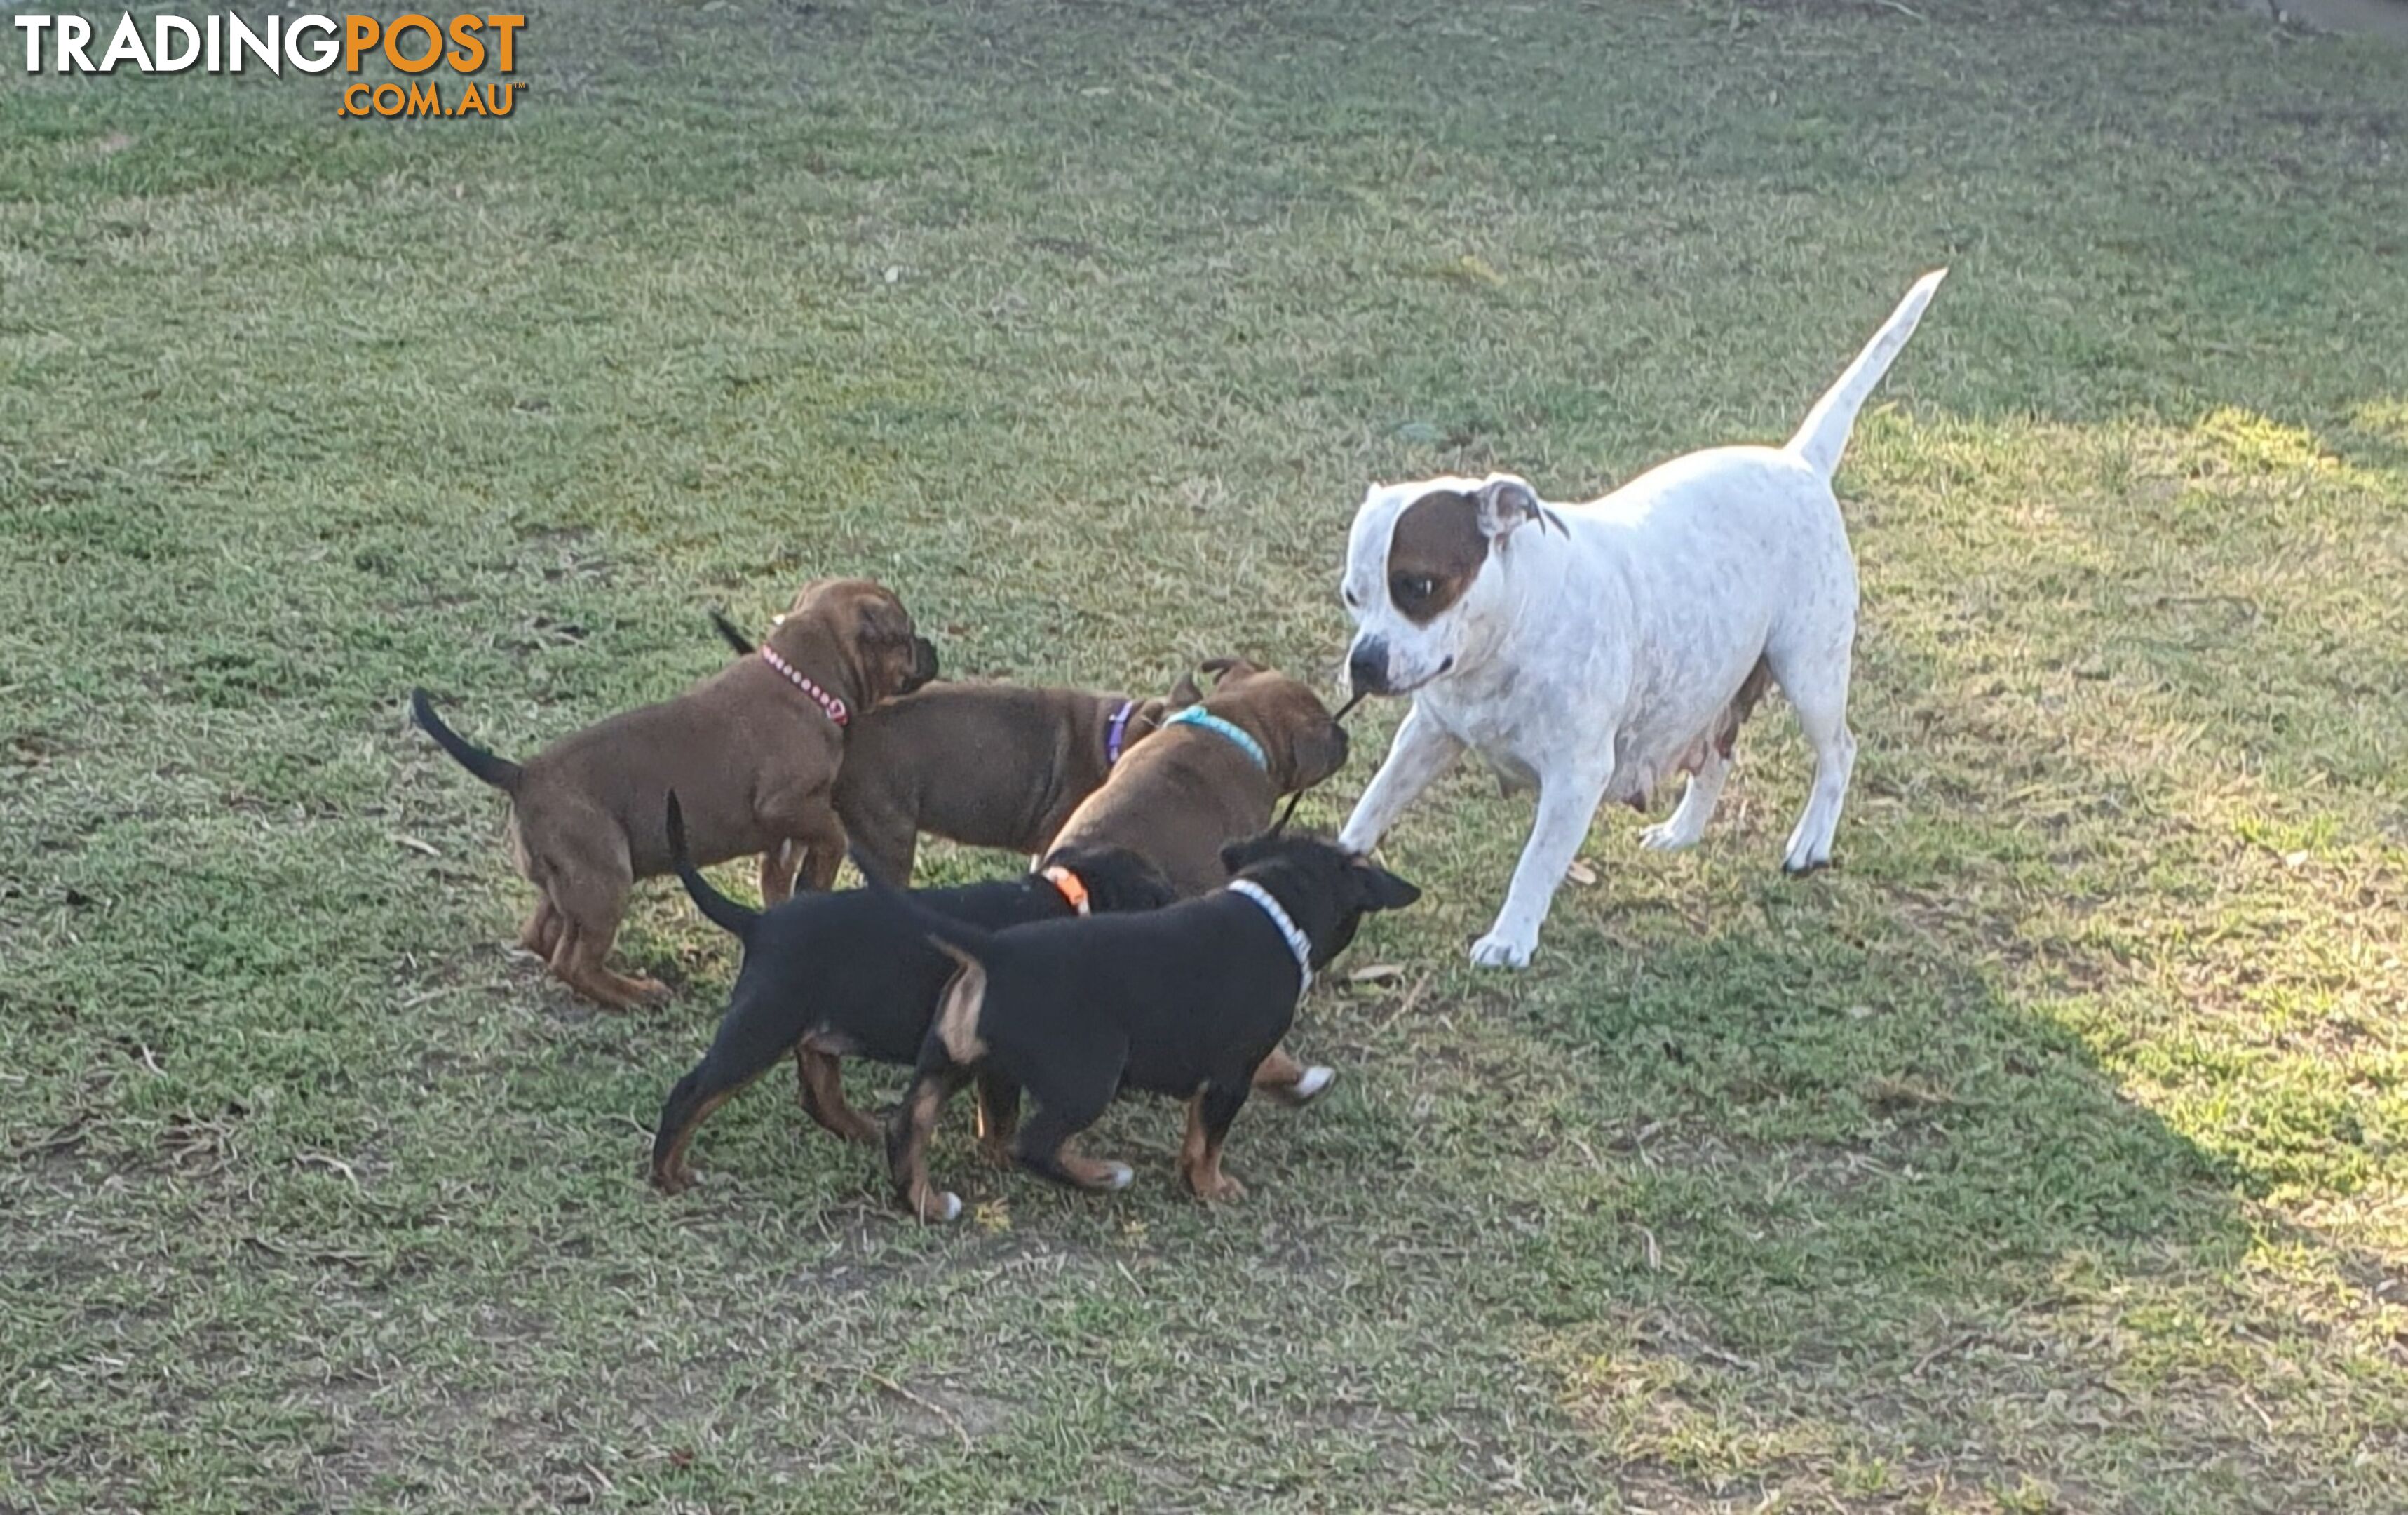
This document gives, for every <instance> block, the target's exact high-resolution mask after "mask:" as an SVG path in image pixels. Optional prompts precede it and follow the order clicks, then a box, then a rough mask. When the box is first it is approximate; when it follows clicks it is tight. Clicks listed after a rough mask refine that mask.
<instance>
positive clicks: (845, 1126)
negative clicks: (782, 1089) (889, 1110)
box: [795, 1043, 883, 1147]
mask: <svg viewBox="0 0 2408 1515" xmlns="http://www.w3.org/2000/svg"><path fill="white" fill-rule="evenodd" d="M795 1082H796V1086H797V1090H798V1092H799V1093H800V1094H801V1096H802V1101H803V1109H804V1111H805V1112H806V1113H807V1114H809V1115H810V1118H812V1119H813V1120H816V1121H818V1122H819V1123H820V1124H821V1126H823V1127H824V1128H825V1129H826V1130H827V1131H828V1132H830V1133H833V1134H835V1135H837V1136H839V1137H842V1138H843V1139H844V1140H846V1141H848V1142H857V1143H859V1144H860V1145H862V1146H864V1147H876V1146H878V1145H879V1144H880V1143H881V1141H882V1139H883V1138H882V1136H881V1134H880V1133H879V1130H878V1122H876V1121H875V1120H872V1119H870V1118H868V1117H867V1116H866V1115H863V1114H862V1113H861V1112H860V1111H858V1110H856V1109H854V1108H853V1105H852V1104H850V1103H849V1102H847V1101H846V1099H845V1097H844V1063H843V1061H842V1060H840V1059H839V1058H838V1057H837V1056H836V1055H835V1054H834V1053H831V1052H822V1051H820V1050H818V1049H817V1048H815V1047H812V1046H810V1045H809V1044H808V1043H805V1044H800V1045H797V1046H796V1048H795Z"/></svg>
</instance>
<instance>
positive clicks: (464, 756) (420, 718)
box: [409, 689, 524, 794]
mask: <svg viewBox="0 0 2408 1515" xmlns="http://www.w3.org/2000/svg"><path fill="white" fill-rule="evenodd" d="M409 715H410V719H412V720H414V721H416V722H417V723H418V729H420V730H422V731H423V732H425V733H426V734H427V735H428V736H431V737H433V738H434V739H435V744H436V745H437V746H439V747H441V748H442V749H443V750H444V751H445V752H448V753H450V754H451V755H452V761H453V762H456V763H458V764H459V765H460V766H461V767H463V768H465V769H466V770H467V771H468V772H471V773H474V774H476V775H477V777H479V778H480V779H482V780H484V781H485V782H486V783H488V784H490V785H492V786H494V787H495V788H496V789H499V790H501V791H502V792H503V793H505V794H516V793H517V792H518V788H519V777H520V775H521V773H523V772H524V770H523V769H521V768H520V767H519V765H518V764H516V763H514V762H512V761H510V760H509V758H507V757H495V755H494V754H492V753H490V752H487V751H486V750H485V749H484V748H482V747H480V746H478V745H476V744H475V743H472V742H470V741H469V740H468V739H467V738H466V737H464V736H462V735H461V734H460V733H459V732H457V731H454V730H453V729H452V728H450V727H448V726H446V725H444V724H443V721H442V718H441V717H440V716H438V715H437V714H435V701H434V700H429V699H428V698H427V697H426V691H425V690H423V689H412V690H410V691H409Z"/></svg>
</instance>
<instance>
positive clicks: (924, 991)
mask: <svg viewBox="0 0 2408 1515" xmlns="http://www.w3.org/2000/svg"><path fill="white" fill-rule="evenodd" d="M667 833H668V843H669V852H670V855H671V858H672V860H673V861H674V863H675V865H676V868H677V873H678V877H679V878H680V879H681V881H682V882H683V883H684V885H685V891H686V893H687V894H689V895H691V896H692V897H693V899H694V903H695V908H696V909H698V910H700V911H701V912H702V913H703V915H704V916H708V917H709V918H710V920H712V921H714V922H716V923H717V924H719V925H720V926H722V927H724V928H725V929H726V930H728V931H733V932H734V933H735V934H736V936H737V937H738V940H740V941H742V942H743V944H744V965H743V967H742V968H740V969H739V970H738V972H737V975H736V988H735V991H734V992H733V993H732V994H730V995H729V996H728V1001H727V1013H726V1014H725V1015H724V1016H723V1017H721V1019H720V1022H719V1034H718V1035H717V1036H715V1037H713V1038H712V1039H711V1043H710V1051H708V1052H706V1053H704V1054H703V1058H702V1060H701V1061H700V1062H698V1063H696V1064H695V1068H694V1071H693V1072H692V1073H690V1074H687V1075H685V1076H684V1077H683V1078H681V1079H679V1080H678V1083H677V1087H676V1088H675V1089H671V1090H670V1091H669V1097H668V1103H667V1104H665V1105H663V1106H662V1108H661V1121H660V1126H659V1128H658V1129H657V1131H656V1132H655V1133H654V1134H653V1137H652V1182H653V1183H654V1184H655V1185H657V1186H658V1187H659V1188H660V1189H661V1190H663V1191H664V1192H667V1193H671V1194H674V1193H676V1192H677V1191H678V1190H681V1189H683V1188H684V1187H685V1186H686V1184H687V1183H688V1181H689V1180H690V1179H691V1177H692V1175H691V1172H690V1171H689V1170H688V1168H687V1167H686V1164H685V1151H686V1145H687V1144H688V1143H689V1142H691V1141H692V1140H693V1139H694V1133H695V1128H696V1127H698V1126H700V1125H701V1124H702V1122H703V1121H704V1120H705V1119H706V1118H708V1117H709V1116H710V1113H711V1112H712V1111H713V1110H716V1109H717V1108H719V1106H720V1105H721V1104H724V1103H726V1101H727V1100H728V1098H729V1097H730V1096H732V1095H734V1094H735V1093H736V1091H737V1090H738V1089H742V1088H743V1087H744V1086H745V1085H747V1084H749V1083H751V1082H752V1081H753V1079H755V1078H758V1077H759V1076H761V1075H763V1074H764V1073H767V1071H768V1070H769V1069H770V1068H771V1067H773V1066H774V1065H776V1063H777V1062H778V1061H779V1060H781V1059H782V1058H784V1057H785V1056H786V1054H788V1053H789V1052H791V1053H793V1054H794V1057H795V1075H796V1082H797V1085H798V1088H799V1091H800V1093H801V1095H802V1102H803V1109H804V1110H805V1111H806V1112H807V1113H808V1114H809V1115H810V1118H812V1119H813V1120H816V1121H818V1122H819V1123H820V1124H821V1125H822V1126H824V1127H825V1128H826V1129H827V1130H829V1131H831V1132H833V1133H836V1134H837V1135H839V1136H841V1137H843V1138H844V1139H846V1140H847V1141H855V1142H864V1143H874V1142H876V1141H877V1140H878V1127H877V1125H876V1123H874V1122H873V1121H871V1120H870V1119H869V1118H867V1117H866V1116H864V1115H862V1114H861V1113H860V1112H859V1111H857V1110H855V1109H853V1107H852V1106H851V1105H850V1104H846V1103H845V1098H844V1082H843V1078H842V1075H841V1071H840V1065H839V1060H840V1059H842V1058H847V1057H864V1058H869V1059H871V1060H875V1061H879V1062H896V1063H903V1064H906V1065H909V1064H910V1063H911V1062H913V1061H914V1060H917V1059H918V1057H919V1055H920V1048H921V1046H922V1045H923V1044H924V1043H925V1041H926V1039H927V1032H928V1018H929V1016H930V1014H931V1013H932V1012H933V1011H934V1010H935V1008H936V1005H937V1000H938V996H939V994H940V993H942V991H943V989H944V987H945V980H946V978H947V977H948V976H949V975H950V974H952V973H953V963H952V961H951V960H950V959H947V958H946V957H945V956H944V955H943V954H942V953H941V952H939V950H938V949H937V948H936V947H934V946H931V945H928V943H927V941H926V939H925V933H924V932H922V931H920V930H919V929H918V927H916V926H915V925H914V924H913V923H912V922H911V921H910V919H909V918H908V917H905V916H898V915H897V914H896V912H895V911H894V910H893V909H892V908H891V907H890V906H888V905H886V904H885V903H884V902H881V901H879V900H877V899H875V898H873V897H871V896H869V895H867V894H863V893H860V892H858V891H855V892H851V893H845V894H809V895H801V896H797V897H796V898H794V899H790V900H788V901H786V902H784V903H782V904H779V905H776V906H773V907H772V908H770V909H767V910H753V909H751V908H748V907H747V906H744V905H741V904H738V903H737V902H735V901H733V900H731V899H729V898H727V896H725V895H724V894H722V893H720V892H719V891H718V890H717V889H715V888H712V887H710V880H708V879H706V878H704V877H703V876H702V873H700V871H699V870H697V869H696V868H695V865H694V863H693V862H692V860H691V859H689V858H687V857H686V855H685V834H684V833H685V826H684V819H683V816H682V815H681V814H680V812H679V801H678V798H677V796H676V795H674V794H672V795H670V796H669V800H668V807H667ZM914 898H915V899H917V900H919V901H920V902H922V904H923V905H924V906H925V908H927V909H928V910H930V911H933V912H935V913H937V914H939V915H940V916H947V917H958V918H960V919H962V920H966V921H969V922H972V923H974V924H975V925H977V926H979V927H982V928H984V929H987V930H991V931H992V930H1000V929H1001V928H1004V927H1008V926H1018V925H1023V924H1026V923H1029V922H1034V921H1043V920H1057V919H1068V918H1075V917H1077V916H1084V915H1086V914H1087V913H1088V912H1089V911H1091V910H1098V911H1113V910H1151V909H1153V908H1154V907H1155V906H1157V905H1164V904H1168V903H1169V902H1170V898H1171V895H1170V885H1169V883H1168V880H1166V879H1164V878H1163V876H1162V874H1161V873H1159V872H1157V871H1156V870H1155V869H1154V867H1153V865H1151V864H1150V863H1148V862H1146V861H1145V859H1143V858H1140V857H1138V856H1137V855H1136V854H1135V853H1133V852H1128V851H1125V850H1122V849H1119V848H1107V849H1103V850H1100V851H1089V852H1081V851H1070V852H1064V853H1060V854H1057V855H1055V856H1054V857H1053V858H1048V859H1047V861H1046V865H1045V869H1044V871H1043V872H1042V873H1029V874H1025V875H1023V876H1022V877H1019V878H1014V879H1008V880H999V881H997V882H995V883H991V884H971V885H967V886H964V887H959V888H950V889H927V890H924V891H922V892H920V893H919V894H917V895H915V896H914Z"/></svg>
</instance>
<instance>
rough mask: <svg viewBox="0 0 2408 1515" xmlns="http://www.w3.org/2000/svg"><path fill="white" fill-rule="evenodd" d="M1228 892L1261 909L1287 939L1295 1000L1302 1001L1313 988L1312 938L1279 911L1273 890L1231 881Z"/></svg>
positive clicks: (1250, 882) (1249, 882) (1242, 880)
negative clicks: (1293, 968) (1293, 956)
mask: <svg viewBox="0 0 2408 1515" xmlns="http://www.w3.org/2000/svg"><path fill="white" fill-rule="evenodd" d="M1229 892H1230V893H1231V894H1242V895H1244V896H1245V897H1246V898H1247V899H1249V900H1252V901H1253V902H1254V903H1255V904H1257V905H1259V906H1261V907H1262V912H1263V914H1264V915H1266V916H1270V917H1271V924H1272V925H1274V926H1276V927H1278V928H1279V932H1280V935H1282V936H1283V937H1285V938H1286V939H1287V949H1288V950H1289V951H1290V952H1292V953H1294V954H1296V973H1297V986H1296V997H1297V999H1298V1000H1302V999H1303V998H1304V992H1305V990H1307V989H1309V988H1312V938H1311V937H1309V936H1307V935H1305V934H1304V933H1303V932H1302V931H1297V929H1296V922H1295V921H1293V920H1290V919H1289V918H1288V915H1287V912H1286V911H1284V910H1282V909H1281V908H1280V902H1278V901H1277V900H1274V899H1272V898H1271V891H1270V890H1269V889H1267V888H1264V887H1262V886H1261V885H1259V884H1257V883H1255V882H1254V880H1253V879H1251V878H1240V879H1233V880H1231V881H1230V884H1229Z"/></svg>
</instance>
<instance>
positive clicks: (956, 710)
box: [711, 614, 1195, 886]
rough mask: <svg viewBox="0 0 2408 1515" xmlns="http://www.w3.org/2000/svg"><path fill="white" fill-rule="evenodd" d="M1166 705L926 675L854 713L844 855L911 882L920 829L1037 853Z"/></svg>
mask: <svg viewBox="0 0 2408 1515" xmlns="http://www.w3.org/2000/svg"><path fill="white" fill-rule="evenodd" d="M711 621H712V624H713V625H715V626H717V627H718V628H719V634H720V636H721V637H723V638H724V639H725V640H726V642H727V644H728V645H729V646H731V647H733V648H735V649H736V650H737V651H738V652H739V653H750V652H751V651H753V644H752V643H751V642H748V641H746V640H745V638H744V634H743V633H742V632H740V631H738V630H737V629H736V628H734V627H733V626H731V625H729V624H728V623H727V621H726V619H725V618H724V617H723V616H720V615H716V614H714V615H713V616H712V617H711ZM1188 700H1189V702H1190V703H1193V702H1194V700H1195V692H1194V688H1193V686H1192V685H1190V687H1189V690H1188ZM1169 703H1170V702H1169V701H1168V700H1134V699H1131V698H1129V697H1128V696H1126V695H1117V694H1092V693H1090V692H1088V691H1086V690H1084V689H1032V688H1028V687H1026V686H1025V685H1010V684H951V683H948V684H934V685H929V686H928V687H927V688H925V689H922V690H920V691H918V692H917V693H914V694H909V695H905V696H903V697H902V698H901V699H898V700H888V701H887V702H886V703H884V704H882V705H880V706H878V707H877V708H876V709H874V710H868V711H864V712H863V713H862V714H861V715H860V717H859V718H858V719H856V720H855V721H854V722H853V729H852V731H851V733H850V734H849V735H848V736H847V737H846V739H845V745H844V766H843V768H842V769H840V770H839V772H838V773H837V777H836V814H837V818H838V819H839V820H840V821H842V822H843V823H844V830H845V836H846V837H847V839H848V840H849V841H850V843H851V844H852V848H853V858H854V860H855V861H857V862H859V863H862V864H864V865H865V866H867V867H869V868H873V869H875V870H877V872H878V876H879V877H880V878H882V879H885V880H886V881H887V882H889V883H892V884H896V885H898V886H899V885H908V884H910V882H911V863H912V860H913V858H915V857H917V856H918V852H919V845H920V833H922V832H923V831H925V832H927V833H928V834H930V835H932V836H941V837H944V838H946V839H947V840H949V841H953V842H959V843H962V844H965V845H968V846H973V847H1001V848H1006V849H1008V850H1010V851H1012V852H1016V853H1019V854H1020V855H1022V856H1023V857H1026V858H1035V857H1039V856H1041V855H1042V854H1044V853H1046V852H1048V851H1050V850H1051V849H1052V848H1053V845H1054V833H1055V832H1057V831H1059V830H1062V823H1063V822H1064V821H1066V820H1068V819H1069V818H1070V812H1071V811H1073V810H1075V809H1077V808H1078V805H1079V803H1080V801H1082V800H1084V799H1086V798H1087V796H1089V795H1091V794H1093V793H1095V792H1096V790H1097V789H1098V788H1100V787H1102V786H1103V782H1104V780H1105V778H1106V777H1107V776H1108V775H1109V774H1111V771H1112V770H1113V768H1115V767H1116V766H1118V765H1119V763H1120V760H1121V758H1122V757H1124V756H1125V755H1126V754H1127V752H1128V751H1129V749H1130V748H1132V747H1134V746H1135V745H1136V744H1137V743H1138V740H1139V739H1140V737H1143V736H1145V735H1147V734H1148V733H1149V732H1152V731H1153V730H1154V729H1155V728H1156V727H1158V726H1160V725H1161V724H1162V717H1163V715H1164V714H1165V713H1166V712H1167V711H1168V708H1169Z"/></svg>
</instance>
